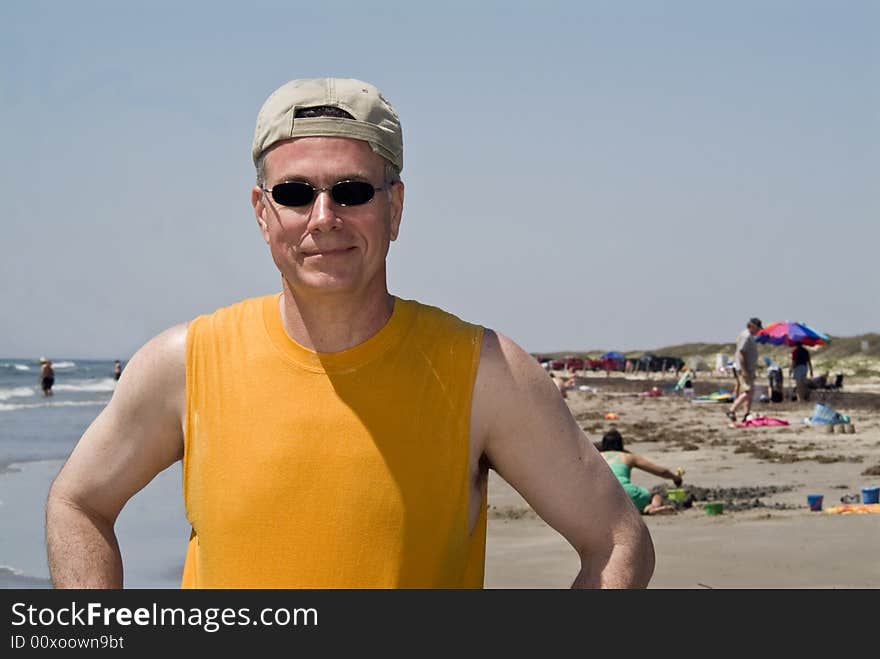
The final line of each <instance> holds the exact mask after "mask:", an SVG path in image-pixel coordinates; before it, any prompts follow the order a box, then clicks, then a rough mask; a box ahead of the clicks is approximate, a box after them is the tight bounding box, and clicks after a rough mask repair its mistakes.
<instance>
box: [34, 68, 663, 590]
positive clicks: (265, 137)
mask: <svg viewBox="0 0 880 659" xmlns="http://www.w3.org/2000/svg"><path fill="white" fill-rule="evenodd" d="M402 145H403V142H402V133H401V129H400V124H399V121H398V118H397V114H396V112H395V111H394V110H393V108H392V107H391V105H390V104H389V103H388V101H387V100H386V99H385V98H384V97H383V96H382V95H381V94H380V93H379V91H378V90H377V89H376V88H375V87H373V86H372V85H369V84H367V83H364V82H361V81H358V80H341V79H319V80H298V81H291V82H290V83H287V84H286V85H283V86H282V87H281V88H279V89H278V90H276V91H275V92H274V93H273V94H272V95H271V96H270V97H269V98H268V100H267V101H266V102H265V104H264V105H263V107H262V109H261V110H260V113H259V116H258V119H257V127H256V132H255V137H254V147H253V153H252V155H253V159H254V164H255V166H256V169H257V185H255V186H254V187H253V189H252V190H251V202H252V204H253V207H254V212H255V215H256V220H257V224H258V226H259V229H260V231H261V233H262V236H263V239H264V240H265V242H266V244H267V245H268V248H269V252H270V254H271V255H272V258H273V260H274V262H275V265H276V266H277V268H278V270H279V272H280V274H281V293H280V294H274V295H269V296H266V297H263V298H256V299H251V300H245V301H243V302H240V303H238V304H235V305H232V306H231V307H227V308H225V309H220V310H218V311H216V312H215V313H213V314H211V315H208V316H201V317H199V318H196V319H195V320H193V321H191V322H190V323H189V324H187V325H179V326H176V327H172V328H171V329H169V330H166V331H165V332H163V333H162V334H160V335H159V336H157V337H155V338H154V339H152V340H151V341H149V342H148V343H147V344H146V345H145V346H144V347H143V348H141V349H140V350H139V351H138V353H137V354H135V355H134V357H133V358H132V359H131V361H130V362H129V363H128V365H127V367H126V371H127V372H128V375H127V376H126V379H125V380H120V381H119V384H118V387H117V389H116V392H115V393H114V396H113V398H112V399H111V401H110V403H109V404H108V406H107V407H106V408H105V410H104V411H103V412H102V413H101V414H100V415H99V416H98V418H97V419H96V420H95V421H94V423H93V424H92V425H91V426H90V427H89V428H88V429H87V430H86V432H85V434H84V435H83V437H82V439H81V441H80V442H79V444H78V445H77V447H76V449H75V450H74V451H73V453H72V454H71V456H70V458H69V459H68V461H67V463H66V464H65V466H64V467H63V469H62V470H61V472H60V473H59V475H58V477H57V478H56V480H55V482H54V483H53V485H52V488H51V491H50V495H49V500H48V502H47V511H46V514H47V531H46V534H47V545H48V552H49V567H50V572H51V575H52V579H53V582H54V584H55V585H56V586H57V587H121V585H122V576H123V574H122V562H121V558H120V554H119V549H118V547H117V542H116V537H115V535H114V533H113V523H114V520H115V519H116V517H117V515H118V513H119V511H120V510H121V508H122V507H123V505H124V504H125V502H126V501H127V500H128V499H129V498H130V497H131V496H132V495H134V494H135V493H136V492H137V491H138V490H140V489H141V488H142V487H144V486H145V485H146V484H147V483H148V482H149V481H150V480H151V479H152V478H153V477H154V476H155V475H156V474H157V473H158V472H159V471H161V470H162V469H164V468H166V467H167V466H169V465H170V464H172V463H173V462H175V461H176V460H180V459H182V460H183V475H184V498H185V507H186V512H187V516H188V519H189V520H190V522H191V523H192V535H191V539H190V542H189V546H188V551H187V554H186V563H185V566H184V571H183V578H182V585H183V586H184V587H196V588H199V587H230V588H238V587H256V588H263V587H284V588H299V587H329V588H359V587H370V588H396V587H427V588H434V587H444V588H445V587H481V586H482V585H483V564H484V555H485V554H484V552H485V536H486V508H487V506H486V490H487V474H488V468H489V467H492V468H493V469H495V470H496V471H497V472H498V473H499V474H500V475H501V476H502V477H504V478H505V479H506V480H508V481H509V482H510V483H511V484H512V485H513V486H514V487H515V488H516V489H517V490H518V491H519V492H520V493H522V495H523V496H524V497H525V498H526V500H527V501H528V502H529V503H530V504H531V505H532V507H533V508H534V509H535V511H536V512H537V513H538V514H539V515H541V516H542V517H543V518H544V519H545V520H546V521H547V522H548V523H549V524H550V525H551V526H553V527H554V528H555V529H557V530H558V531H559V532H560V533H561V534H562V535H563V536H564V537H565V538H566V539H567V540H568V541H569V542H570V543H571V545H572V546H573V547H574V548H575V549H576V550H577V552H578V554H579V555H580V559H581V570H580V572H579V574H578V575H577V576H576V577H575V579H574V583H573V585H574V586H578V587H644V586H646V585H647V583H648V581H649V579H650V577H651V575H652V572H653V566H654V553H653V545H652V542H651V539H650V535H649V534H648V532H647V529H646V527H645V525H644V524H643V522H642V521H641V519H640V517H639V514H638V512H637V511H636V509H635V508H634V506H633V505H632V504H631V503H630V502H629V501H628V499H627V497H626V495H625V493H624V492H623V490H622V488H621V487H620V486H619V485H618V484H617V481H616V480H615V478H614V476H613V474H612V473H611V472H610V470H609V469H608V468H607V467H606V466H605V464H604V461H603V460H602V459H601V457H600V456H599V454H598V453H597V451H596V450H595V448H594V447H593V446H592V445H591V444H590V443H589V442H588V441H587V440H586V438H585V437H584V435H583V433H582V432H581V430H580V428H579V427H578V426H577V424H576V423H575V421H574V419H573V418H572V416H571V414H570V413H569V411H568V408H567V407H566V405H565V402H564V401H563V400H562V398H561V396H560V395H559V392H558V390H557V389H556V387H555V386H554V385H553V383H552V382H551V380H550V378H548V377H547V375H546V373H545V372H544V371H543V370H542V369H541V368H540V366H538V364H537V362H536V361H535V360H534V359H533V358H532V357H531V356H530V355H529V354H528V353H526V352H525V351H523V350H522V349H521V348H520V347H519V346H517V345H516V344H515V343H513V341H511V340H510V339H508V338H507V337H505V336H504V335H502V334H500V333H497V332H493V331H492V330H489V329H484V328H482V327H479V326H476V325H471V324H469V323H465V322H463V321H461V320H459V319H458V318H456V317H455V316H452V315H451V314H448V313H446V312H443V311H441V310H439V309H436V308H434V307H429V306H425V305H421V304H419V303H417V302H414V301H411V300H403V299H400V298H397V297H395V296H392V295H390V294H389V292H388V289H387V285H386V267H385V259H386V255H387V252H388V248H389V245H390V243H391V242H392V241H394V240H395V239H396V238H397V235H398V231H399V228H400V223H401V216H402V212H403V200H404V185H403V182H402V181H401V180H400V170H401V169H402V165H403V158H402V156H403V147H402Z"/></svg>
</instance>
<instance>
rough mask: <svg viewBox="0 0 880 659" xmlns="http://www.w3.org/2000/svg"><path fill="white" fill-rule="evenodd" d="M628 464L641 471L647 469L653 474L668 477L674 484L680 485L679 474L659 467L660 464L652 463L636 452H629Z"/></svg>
mask: <svg viewBox="0 0 880 659" xmlns="http://www.w3.org/2000/svg"><path fill="white" fill-rule="evenodd" d="M629 459H630V465H632V466H633V467H638V468H639V469H641V470H642V471H647V472H648V473H649V474H654V475H655V476H659V477H660V478H668V479H669V480H671V481H672V482H673V483H675V484H676V485H681V476H679V475H678V474H676V473H675V472H674V471H672V470H670V469H667V468H666V467H661V466H660V465H657V464H654V463H653V462H651V461H650V460H648V459H647V458H645V457H643V456H641V455H638V454H637V453H630V454H629Z"/></svg>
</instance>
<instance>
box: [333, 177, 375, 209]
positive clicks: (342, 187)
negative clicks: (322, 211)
mask: <svg viewBox="0 0 880 659" xmlns="http://www.w3.org/2000/svg"><path fill="white" fill-rule="evenodd" d="M375 193H376V188H374V187H373V186H372V185H370V184H369V183H365V182H364V181H342V182H341V183H337V184H336V185H334V186H333V188H332V190H331V194H332V195H333V201H335V202H336V203H337V204H339V205H341V206H360V205H361V204H365V203H367V202H368V201H370V199H372V198H373V195H374V194H375Z"/></svg>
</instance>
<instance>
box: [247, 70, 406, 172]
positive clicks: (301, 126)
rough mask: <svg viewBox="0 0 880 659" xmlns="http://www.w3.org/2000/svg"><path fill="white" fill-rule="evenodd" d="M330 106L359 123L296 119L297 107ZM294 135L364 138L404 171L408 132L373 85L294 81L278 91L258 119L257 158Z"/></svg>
mask: <svg viewBox="0 0 880 659" xmlns="http://www.w3.org/2000/svg"><path fill="white" fill-rule="evenodd" d="M322 105H329V106H333V107H337V108H340V109H342V110H345V111H346V112H348V113H349V114H350V115H351V116H352V117H354V119H342V118H338V117H308V118H306V117H297V118H294V114H295V113H296V111H297V110H298V109H304V108H313V107H319V106H322ZM295 137H348V138H351V139H355V140H363V141H364V142H367V143H368V144H369V145H370V147H371V148H372V149H373V151H375V152H376V153H378V154H379V155H380V156H382V157H383V158H385V159H386V160H388V161H390V162H391V163H392V164H394V165H396V166H397V168H398V169H399V170H402V169H403V132H402V131H401V128H400V119H399V118H398V117H397V112H395V111H394V108H393V107H391V104H390V103H389V102H388V101H387V100H385V97H384V96H382V93H381V92H380V91H379V90H378V89H376V87H374V86H373V85H371V84H369V83H367V82H363V81H361V80H354V79H351V78H315V79H308V80H291V81H290V82H288V83H286V84H284V85H282V86H281V87H279V88H278V89H276V90H275V91H274V92H272V94H271V95H270V96H269V98H267V99H266V102H265V103H263V107H262V108H260V113H259V115H258V116H257V128H256V131H255V133H254V145H253V150H252V155H253V159H254V164H256V163H257V160H258V159H259V157H260V155H261V154H262V153H264V152H265V151H266V150H267V149H268V148H269V147H271V146H272V145H273V144H275V143H277V142H281V141H284V140H289V139H293V138H295Z"/></svg>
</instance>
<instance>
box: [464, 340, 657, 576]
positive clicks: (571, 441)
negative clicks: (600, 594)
mask: <svg viewBox="0 0 880 659" xmlns="http://www.w3.org/2000/svg"><path fill="white" fill-rule="evenodd" d="M472 431H473V435H472V436H473V437H474V438H475V441H478V442H481V443H482V452H483V455H485V457H486V458H487V459H488V460H489V462H490V464H491V466H492V467H493V468H494V469H495V470H496V471H497V472H498V473H499V474H500V475H501V476H502V477H503V478H504V479H505V480H506V481H507V482H508V483H510V484H511V485H512V486H513V487H514V488H515V489H516V490H517V491H518V492H519V493H520V494H521V495H522V496H523V497H524V498H525V499H526V501H528V502H529V504H530V505H531V506H532V508H534V510H535V512H537V513H538V515H540V516H541V517H542V518H543V519H544V520H545V521H546V522H547V523H548V524H549V525H550V526H552V527H553V528H554V529H556V530H557V531H559V533H561V534H562V536H563V537H565V539H566V540H568V542H569V543H570V544H571V545H572V547H574V548H575V550H576V551H577V552H578V555H579V556H580V559H581V570H580V572H579V574H578V575H577V578H576V579H575V581H574V584H573V587H576V588H589V587H604V588H634V587H636V588H638V587H645V586H647V584H648V582H649V581H650V579H651V575H652V574H653V571H654V547H653V543H652V541H651V537H650V534H649V533H648V529H647V527H646V526H645V524H644V522H643V521H642V519H641V517H640V516H639V514H638V511H636V509H635V508H634V507H633V506H632V504H631V503H630V502H629V499H628V497H627V496H626V493H625V492H624V490H623V488H621V487H620V484H619V483H618V482H617V479H616V478H615V477H614V475H613V474H612V472H611V470H610V469H609V468H608V466H607V465H606V464H605V461H604V460H603V459H602V457H601V456H600V455H599V452H598V451H597V450H596V448H595V447H594V446H593V445H592V443H590V442H589V441H588V440H587V439H586V437H585V436H584V434H583V433H582V432H581V429H580V428H579V427H578V425H577V423H576V422H575V420H574V418H573V417H572V416H571V413H570V412H569V410H568V407H567V406H566V404H565V402H564V401H563V400H562V398H561V397H560V396H559V392H558V391H557V390H556V388H555V387H554V386H553V384H552V382H550V381H549V379H548V378H547V375H546V373H544V371H543V370H542V369H541V368H540V367H539V366H538V364H537V363H536V362H535V360H534V359H533V358H532V357H531V356H530V355H528V354H527V353H526V352H525V351H523V350H522V349H521V348H520V347H519V346H517V345H516V344H515V343H514V342H513V341H511V340H510V339H508V338H507V337H504V336H502V335H499V334H496V333H494V332H491V331H488V330H487V331H486V333H485V335H484V338H483V346H482V354H481V357H480V366H479V370H478V373H477V381H476V389H475V391H474V411H473V415H472Z"/></svg>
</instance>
